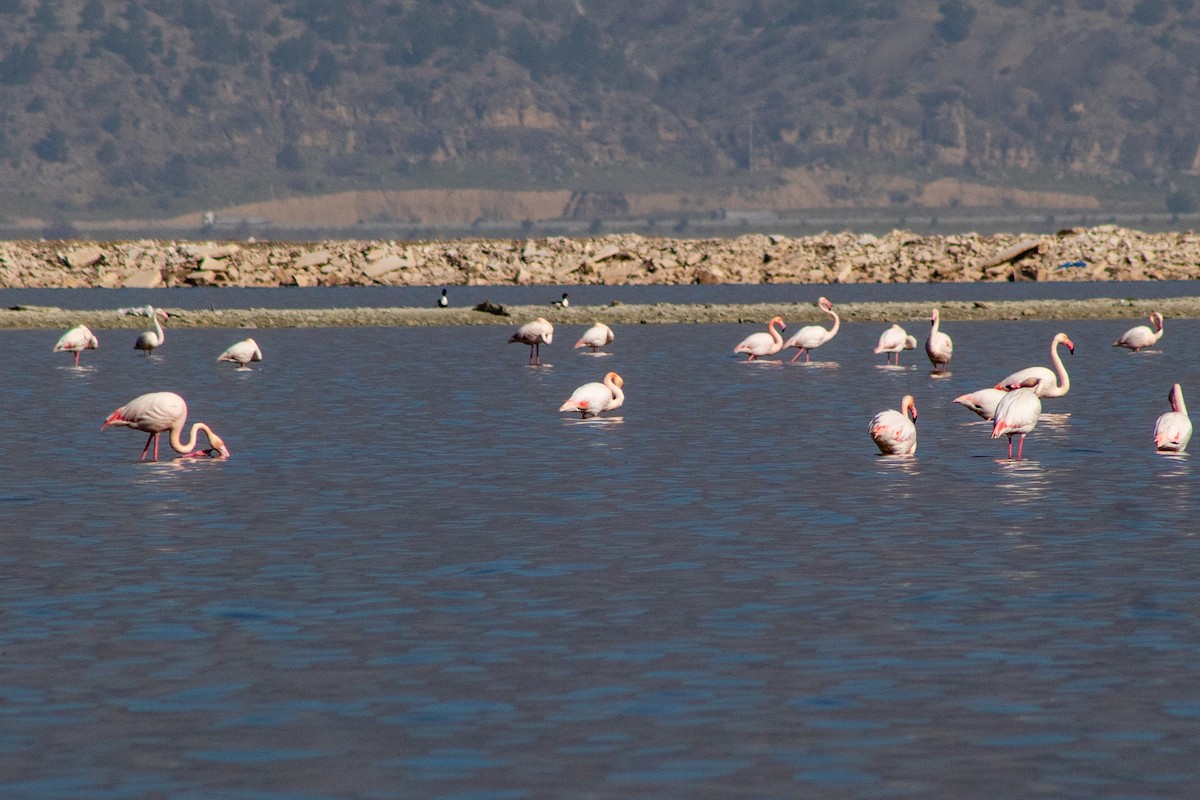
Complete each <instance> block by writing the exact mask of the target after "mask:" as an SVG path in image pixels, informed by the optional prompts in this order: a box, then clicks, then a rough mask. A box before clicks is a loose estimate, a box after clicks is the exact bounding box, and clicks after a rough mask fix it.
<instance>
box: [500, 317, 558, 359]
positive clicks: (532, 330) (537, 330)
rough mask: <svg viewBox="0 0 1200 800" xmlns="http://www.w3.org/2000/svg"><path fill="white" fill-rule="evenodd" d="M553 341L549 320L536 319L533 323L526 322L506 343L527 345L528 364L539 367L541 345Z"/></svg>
mask: <svg viewBox="0 0 1200 800" xmlns="http://www.w3.org/2000/svg"><path fill="white" fill-rule="evenodd" d="M552 341H554V326H553V325H551V324H550V322H549V320H547V319H545V318H543V317H538V318H537V319H535V320H534V321H533V322H526V323H525V324H524V325H522V326H521V327H519V328H517V332H516V333H514V334H513V335H512V336H511V337H509V340H508V343H509V344H512V343H513V342H520V343H521V344H527V345H529V363H530V364H534V365H541V363H542V345H543V344H550V342H552Z"/></svg>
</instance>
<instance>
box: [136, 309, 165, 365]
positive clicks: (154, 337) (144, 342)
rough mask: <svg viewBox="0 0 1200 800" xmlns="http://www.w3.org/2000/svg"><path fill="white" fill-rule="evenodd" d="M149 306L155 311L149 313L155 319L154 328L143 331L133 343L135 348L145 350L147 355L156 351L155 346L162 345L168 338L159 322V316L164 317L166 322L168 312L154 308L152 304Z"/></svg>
mask: <svg viewBox="0 0 1200 800" xmlns="http://www.w3.org/2000/svg"><path fill="white" fill-rule="evenodd" d="M147 308H150V310H151V311H153V312H154V313H152V314H150V315H149V316H150V319H151V320H153V321H154V330H152V331H142V333H141V334H140V335H139V336H138V338H137V341H136V342H134V343H133V349H134V350H145V351H146V355H150V354H151V353H152V352H154V348H156V347H160V346H162V343H163V342H165V341H166V340H167V334H166V333H165V332H164V331H163V329H162V326H161V325H159V324H158V318H159V317H162V318H163V321H164V322H165V321H166V319H167V312H166V311H163V310H162V309H161V308H152V307H151V306H147Z"/></svg>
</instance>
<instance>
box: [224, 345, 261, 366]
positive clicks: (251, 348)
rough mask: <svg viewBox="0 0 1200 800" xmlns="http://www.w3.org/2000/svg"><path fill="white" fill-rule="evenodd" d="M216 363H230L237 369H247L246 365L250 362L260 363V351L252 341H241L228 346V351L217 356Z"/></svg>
mask: <svg viewBox="0 0 1200 800" xmlns="http://www.w3.org/2000/svg"><path fill="white" fill-rule="evenodd" d="M217 361H232V362H233V363H234V364H237V365H238V369H249V367H247V366H246V365H247V364H249V363H250V362H251V361H262V350H260V349H259V348H258V343H257V342H255V341H254V340H253V339H243V340H242V341H240V342H237V343H236V344H231V345H229V349H228V350H226V351H225V352H224V353H221V355H219V356H217Z"/></svg>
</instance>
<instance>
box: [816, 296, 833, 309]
mask: <svg viewBox="0 0 1200 800" xmlns="http://www.w3.org/2000/svg"><path fill="white" fill-rule="evenodd" d="M817 308H819V309H821V310H822V311H832V310H833V303H831V302H829V299H828V298H826V297H820V298H818V299H817Z"/></svg>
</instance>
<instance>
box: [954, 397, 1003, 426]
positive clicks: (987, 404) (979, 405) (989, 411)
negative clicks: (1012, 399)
mask: <svg viewBox="0 0 1200 800" xmlns="http://www.w3.org/2000/svg"><path fill="white" fill-rule="evenodd" d="M1006 394H1008V392H1005V391H1004V390H1002V389H980V390H979V391H977V392H970V393H968V394H960V395H959V396H958V397H956V398H954V402H955V403H958V404H959V405H960V406H962V407H963V408H969V409H971V410H972V411H974V412H975V413H976V414H978V415H979V416H981V417H983V418H984V419H987V420H990V419H991V418H992V417H994V416H995V415H996V404H997V403H999V402H1000V398H1002V397H1004V396H1005V395H1006Z"/></svg>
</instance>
